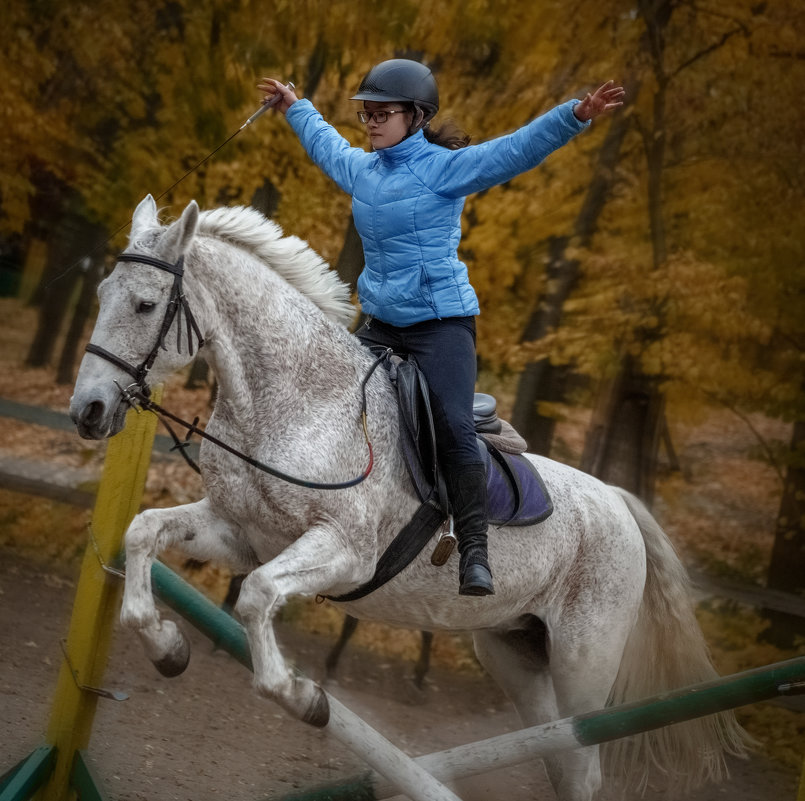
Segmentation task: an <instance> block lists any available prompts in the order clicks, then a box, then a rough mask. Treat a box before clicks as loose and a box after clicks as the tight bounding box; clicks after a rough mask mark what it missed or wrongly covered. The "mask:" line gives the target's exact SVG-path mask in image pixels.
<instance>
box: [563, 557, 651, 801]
mask: <svg viewBox="0 0 805 801" xmlns="http://www.w3.org/2000/svg"><path fill="white" fill-rule="evenodd" d="M613 573H614V571H613ZM630 579H633V580H630ZM641 591H642V582H641V581H639V580H637V578H636V577H624V580H623V581H622V582H620V583H619V584H618V587H617V592H616V593H613V594H612V595H610V596H609V597H607V593H605V592H601V593H600V595H599V594H596V597H595V598H593V597H592V596H591V594H589V593H581V594H579V595H578V596H577V597H576V599H575V601H574V603H573V604H572V605H570V606H568V607H566V608H564V609H563V610H562V611H561V613H560V614H559V615H558V616H557V617H556V618H555V619H554V620H551V621H550V622H549V626H550V642H551V649H550V669H551V679H552V684H553V689H554V694H555V697H556V706H557V711H558V713H559V717H560V718H568V717H573V716H574V715H579V714H582V713H585V712H591V711H594V710H597V709H603V708H604V707H605V706H606V703H607V699H608V698H609V694H610V692H611V690H612V687H613V685H614V683H615V679H616V677H617V675H618V670H619V668H620V662H621V659H622V656H623V651H624V648H625V646H626V641H627V639H628V637H629V632H630V631H631V629H632V626H633V625H634V620H635V616H636V610H637V607H638V605H639V603H640V593H641ZM557 764H558V766H559V767H560V769H561V777H559V781H558V783H555V784H554V786H555V788H556V795H557V798H558V799H559V801H591V799H593V798H594V797H595V795H596V793H597V792H598V790H599V788H600V787H601V783H602V777H601V762H600V758H599V747H598V746H597V745H596V746H588V747H587V748H578V749H573V750H569V751H565V752H563V753H562V754H560V755H559V756H558V758H557ZM551 779H552V781H553V780H554V776H553V775H552V776H551Z"/></svg>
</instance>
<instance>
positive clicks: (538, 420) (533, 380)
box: [512, 81, 638, 455]
mask: <svg viewBox="0 0 805 801" xmlns="http://www.w3.org/2000/svg"><path fill="white" fill-rule="evenodd" d="M637 90H638V84H637V83H636V82H634V81H629V82H628V92H629V96H630V97H634V95H635V94H636V93H637ZM628 128H629V116H628V115H627V114H623V113H622V114H618V115H617V116H615V117H613V119H612V122H611V123H610V126H609V130H608V131H607V135H606V137H605V139H604V142H603V144H602V145H601V150H600V151H599V153H598V161H597V163H596V168H595V172H594V173H593V177H592V180H591V181H590V185H589V187H588V189H587V194H586V196H585V199H584V204H583V205H582V208H581V210H580V212H579V215H578V217H577V218H576V222H575V224H574V226H573V237H574V239H575V241H576V242H577V243H578V244H579V245H580V246H581V247H588V246H589V244H590V242H591V241H592V238H593V234H594V233H595V230H596V227H597V225H598V219H599V217H600V216H601V211H602V210H603V208H604V204H605V203H606V199H607V197H608V195H609V193H610V191H611V189H612V185H613V183H614V181H615V167H616V166H617V163H618V159H619V158H620V153H621V146H622V145H623V139H624V137H625V135H626V131H627V130H628ZM568 242H569V238H568V237H557V238H555V239H553V240H552V241H551V242H550V244H549V261H548V266H547V268H546V273H547V282H546V284H547V286H548V287H550V289H549V291H548V292H546V294H545V296H544V297H543V298H542V299H541V300H540V302H539V304H538V305H537V307H536V309H535V310H534V313H533V314H532V315H531V319H530V320H529V321H528V324H527V325H526V327H525V330H524V331H523V335H522V337H521V341H522V342H534V341H536V340H538V339H542V337H544V336H545V335H546V334H548V333H549V332H550V331H551V330H552V329H554V328H556V327H557V326H558V325H559V322H560V320H561V316H562V308H563V306H564V304H565V301H567V299H568V297H569V296H570V293H571V292H572V290H573V287H574V286H575V284H576V281H577V280H578V275H579V262H578V261H577V260H575V259H568V258H566V256H565V253H566V250H567V245H568ZM566 376H567V371H566V369H564V368H558V367H556V366H555V365H552V364H551V363H550V361H549V360H548V359H540V360H538V361H536V362H531V363H530V364H528V365H526V367H525V369H524V370H523V372H522V374H521V376H520V381H519V383H518V386H517V397H516V398H515V402H514V410H513V414H512V422H513V424H514V427H515V428H516V429H517V430H518V431H519V432H520V434H521V435H522V436H523V437H524V438H525V439H526V441H527V442H528V444H529V449H530V450H531V451H533V452H535V453H542V454H546V455H547V454H548V453H549V452H550V446H551V440H552V439H553V430H554V427H555V423H556V421H555V420H554V419H553V418H552V417H550V416H546V415H542V414H540V411H539V408H538V405H539V402H540V401H547V400H552V401H557V400H559V399H561V397H562V396H563V394H564V393H563V388H564V380H565V378H566Z"/></svg>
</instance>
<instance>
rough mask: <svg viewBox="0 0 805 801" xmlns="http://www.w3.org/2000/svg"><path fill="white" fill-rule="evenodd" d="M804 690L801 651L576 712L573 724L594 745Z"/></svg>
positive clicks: (804, 662)
mask: <svg viewBox="0 0 805 801" xmlns="http://www.w3.org/2000/svg"><path fill="white" fill-rule="evenodd" d="M804 692H805V657H802V656H801V657H797V658H796V659H789V660H787V661H785V662H776V663H775V664H773V665H766V666H765V667H760V668H756V669H754V670H747V671H746V672H744V673H735V674H733V675H731V676H723V677H721V678H718V679H713V680H712V681H708V682H704V683H702V684H696V685H692V686H690V687H685V688H682V689H681V690H674V691H672V692H667V693H662V694H661V695H656V696H653V697H651V698H647V699H645V700H642V701H636V702H634V703H629V704H622V705H621V706H617V707H612V708H610V709H604V710H602V711H600V712H590V713H589V714H585V715H577V716H576V717H575V718H573V729H574V732H575V734H576V737H577V739H578V741H579V743H580V744H581V745H595V744H597V743H604V742H608V741H609V740H617V739H619V738H621V737H629V736H631V735H633V734H639V733H640V732H644V731H649V730H651V729H658V728H660V727H661V726H669V725H671V724H673V723H681V722H683V721H686V720H693V719H694V718H701V717H704V716H706V715H713V714H715V713H717V712H726V711H727V710H728V709H736V708H737V707H739V706H746V705H747V704H754V703H757V702H758V701H767V700H769V699H770V698H775V697H777V696H779V695H794V694H799V693H804Z"/></svg>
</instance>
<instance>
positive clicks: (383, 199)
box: [286, 100, 588, 326]
mask: <svg viewBox="0 0 805 801" xmlns="http://www.w3.org/2000/svg"><path fill="white" fill-rule="evenodd" d="M577 102H578V101H576V100H571V101H569V102H567V103H564V104H562V105H560V106H557V107H556V108H554V109H552V110H551V111H549V112H548V113H547V114H543V115H542V116H541V117H538V118H537V119H535V120H534V121H533V122H530V123H529V124H528V125H525V126H524V127H522V128H520V129H519V130H517V131H515V132H514V133H511V134H508V135H506V136H502V137H499V138H497V139H493V140H491V141H489V142H484V143H482V144H479V145H472V146H470V147H465V148H460V149H458V150H449V149H447V148H445V147H442V146H440V145H435V144H432V143H430V142H428V141H427V139H425V136H424V134H423V133H422V131H418V132H417V133H415V134H414V135H413V136H409V137H408V138H407V139H404V140H403V141H402V142H400V143H399V144H398V145H395V146H394V147H389V148H384V149H382V150H378V151H376V152H369V153H367V152H366V151H365V150H362V149H360V148H356V147H352V146H351V145H350V144H349V142H348V141H347V140H346V139H344V138H343V137H342V136H341V135H340V134H339V133H338V131H336V130H335V128H333V127H332V126H331V125H329V124H328V123H327V122H325V120H324V119H323V118H322V117H321V115H320V114H319V112H318V111H316V109H315V108H314V107H313V105H312V104H311V103H310V101H308V100H299V101H297V102H296V103H294V104H293V105H292V106H291V107H290V108H289V109H288V113H287V115H286V119H287V120H288V122H289V123H290V124H291V127H292V128H293V130H294V131H295V132H296V133H297V135H298V136H299V139H300V140H301V142H302V145H303V146H304V148H305V150H307V152H308V154H309V155H310V157H311V158H312V159H313V161H314V162H315V163H316V164H317V165H318V166H319V167H320V168H321V169H322V170H323V171H324V172H325V173H326V174H327V175H329V176H330V177H331V178H332V179H333V180H334V181H335V182H336V183H337V184H338V186H340V187H341V189H343V190H344V191H345V192H348V193H349V194H350V195H352V211H353V216H354V218H355V227H356V228H357V229H358V233H359V234H360V236H361V239H362V241H363V251H364V257H365V259H366V266H365V267H364V270H363V272H362V273H361V275H360V278H359V279H358V297H359V298H360V301H361V305H362V307H363V311H364V312H365V313H366V314H368V315H371V316H372V317H376V318H377V319H378V320H382V321H384V322H386V323H390V324H391V325H396V326H407V325H413V324H414V323H418V322H421V321H422V320H432V319H437V318H438V319H440V318H444V317H466V316H469V315H474V314H478V312H479V309H478V299H477V297H476V295H475V290H474V289H473V288H472V286H471V285H470V281H469V277H468V276H467V267H466V265H465V264H464V263H463V262H461V261H460V260H459V258H458V254H457V249H458V244H459V241H460V239H461V219H460V218H461V212H462V209H463V208H464V198H465V197H466V196H467V195H469V194H470V193H472V192H478V191H480V190H482V189H489V188H490V187H492V186H496V185H497V184H501V183H504V182H505V181H508V180H509V179H511V178H513V177H514V176H516V175H519V174H520V173H521V172H525V171H526V170H529V169H531V168H532V167H536V166H537V164H539V163H540V162H541V161H542V160H543V159H544V158H545V157H546V156H547V155H548V154H549V153H552V152H553V151H554V150H556V149H557V148H559V147H561V146H562V145H564V144H565V143H566V142H568V141H569V140H570V139H572V138H573V136H575V135H576V134H577V133H578V132H579V131H581V130H582V129H583V128H584V127H585V126H586V125H587V124H588V123H583V122H580V121H579V120H578V119H576V116H575V115H574V114H573V106H574V105H575V104H576V103H577Z"/></svg>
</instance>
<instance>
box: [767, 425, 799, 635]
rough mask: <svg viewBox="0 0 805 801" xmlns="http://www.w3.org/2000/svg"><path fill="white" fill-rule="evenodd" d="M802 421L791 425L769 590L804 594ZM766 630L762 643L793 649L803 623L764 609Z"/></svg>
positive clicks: (775, 611)
mask: <svg viewBox="0 0 805 801" xmlns="http://www.w3.org/2000/svg"><path fill="white" fill-rule="evenodd" d="M804 499H805V421H802V420H798V421H797V422H796V423H795V424H794V432H793V434H792V436H791V450H790V462H789V465H788V469H787V470H786V474H785V483H784V485H783V495H782V498H781V499H780V509H779V511H778V513H777V523H776V526H775V529H774V546H773V547H772V552H771V563H770V565H769V575H768V580H767V582H766V583H767V586H768V587H769V589H773V590H781V591H783V592H791V593H797V594H800V595H801V594H802V593H803V592H805V500H804ZM763 615H764V617H765V618H767V619H768V621H769V627H768V628H767V629H766V630H765V631H764V632H762V635H761V639H762V640H765V641H766V642H770V643H772V644H773V645H775V646H777V647H778V648H792V647H793V646H794V645H796V642H797V641H798V639H800V638H801V637H802V619H801V618H799V617H796V616H794V615H791V614H787V613H785V612H780V611H777V610H775V609H764V610H763Z"/></svg>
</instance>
